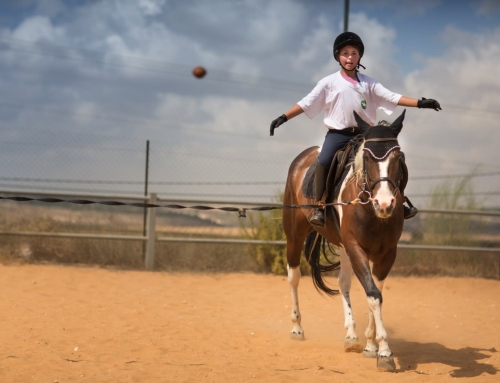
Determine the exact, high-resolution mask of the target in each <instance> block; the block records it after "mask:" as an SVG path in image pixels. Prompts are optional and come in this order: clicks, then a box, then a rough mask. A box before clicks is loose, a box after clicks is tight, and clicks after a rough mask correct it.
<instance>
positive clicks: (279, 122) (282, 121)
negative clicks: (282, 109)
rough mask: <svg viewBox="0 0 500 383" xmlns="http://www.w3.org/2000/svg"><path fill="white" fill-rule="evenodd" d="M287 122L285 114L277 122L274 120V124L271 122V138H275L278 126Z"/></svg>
mask: <svg viewBox="0 0 500 383" xmlns="http://www.w3.org/2000/svg"><path fill="white" fill-rule="evenodd" d="M287 121H288V118H287V117H286V116H285V115H284V114H282V115H281V116H279V117H278V118H277V119H276V120H273V122H271V127H270V129H269V133H270V136H274V129H276V128H277V127H278V126H280V125H282V124H284V123H285V122H287Z"/></svg>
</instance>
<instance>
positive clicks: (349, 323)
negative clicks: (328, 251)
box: [339, 248, 359, 351]
mask: <svg viewBox="0 0 500 383" xmlns="http://www.w3.org/2000/svg"><path fill="white" fill-rule="evenodd" d="M351 280H352V265H351V261H350V259H349V256H348V255H347V253H346V251H345V249H343V248H341V249H340V272H339V289H340V293H341V294H342V306H343V307H344V327H345V329H346V330H347V334H346V336H345V339H344V349H345V350H346V351H358V349H359V339H358V336H357V335H356V321H355V320H354V315H353V312H352V307H351V298H350V296H349V294H350V290H351Z"/></svg>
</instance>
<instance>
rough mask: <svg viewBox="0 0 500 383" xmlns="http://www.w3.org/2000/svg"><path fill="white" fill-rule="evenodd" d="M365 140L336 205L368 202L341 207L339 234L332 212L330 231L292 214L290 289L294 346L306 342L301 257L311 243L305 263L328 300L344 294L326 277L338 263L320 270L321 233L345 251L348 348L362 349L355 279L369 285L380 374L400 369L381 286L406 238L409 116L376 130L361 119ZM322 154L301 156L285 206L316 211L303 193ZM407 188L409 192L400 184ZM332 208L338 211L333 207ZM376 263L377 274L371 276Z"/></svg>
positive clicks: (288, 222) (342, 276)
mask: <svg viewBox="0 0 500 383" xmlns="http://www.w3.org/2000/svg"><path fill="white" fill-rule="evenodd" d="M354 114H355V117H356V121H357V122H358V127H359V129H360V131H361V134H362V143H361V144H360V146H359V149H358V150H357V151H356V152H355V157H354V161H353V162H352V163H351V164H349V165H348V166H350V169H349V173H348V175H347V177H346V178H345V179H344V181H343V183H342V186H341V188H340V192H339V195H338V197H337V198H336V200H335V201H334V202H335V203H339V202H341V201H353V200H356V198H358V197H359V198H360V199H361V201H363V202H364V203H358V204H351V205H335V207H334V208H335V209H336V211H337V213H338V217H339V224H340V230H339V229H338V226H336V225H335V222H334V220H333V218H332V217H333V211H330V212H327V214H325V216H326V223H325V226H324V227H319V226H313V225H311V224H310V222H309V220H308V217H310V216H312V209H285V210H284V211H283V228H284V230H285V234H286V237H287V261H288V282H289V284H290V289H291V296H292V314H291V319H292V322H293V327H292V331H291V337H292V339H296V340H303V339H304V330H303V329H302V326H301V314H300V310H299V300H298V292H297V289H298V285H299V280H300V269H299V264H300V256H301V252H302V249H303V247H304V241H306V238H307V241H306V257H308V258H309V259H308V260H309V263H310V264H311V267H312V276H313V281H314V283H315V286H316V287H317V288H319V289H320V290H322V291H324V292H326V293H327V294H329V295H334V294H336V293H338V292H339V291H338V290H332V289H330V288H328V287H327V286H326V285H325V283H324V281H323V279H322V276H321V272H322V271H327V270H333V269H335V268H337V269H338V267H339V263H333V262H330V263H328V264H327V265H324V258H323V261H322V263H320V254H319V250H320V246H319V245H320V241H321V239H318V236H317V234H319V235H320V236H321V237H323V238H324V239H326V240H327V241H328V242H330V243H332V244H334V245H336V246H338V247H339V248H340V272H339V288H340V293H341V296H342V303H343V307H344V315H345V322H344V326H345V328H346V329H347V334H346V337H345V344H344V347H345V348H346V350H349V348H351V349H355V348H356V345H357V344H358V343H359V340H358V336H357V335H356V331H355V327H356V322H355V321H354V316H353V313H352V308H351V302H350V298H349V290H350V288H351V277H352V273H353V272H354V274H356V277H357V278H358V279H359V281H360V282H361V285H362V286H363V288H364V290H365V292H366V297H367V300H368V306H369V308H370V313H369V323H368V328H367V329H366V331H365V336H366V338H367V343H366V346H365V348H364V356H365V357H372V358H377V365H378V367H379V368H382V369H386V370H393V369H394V368H395V364H394V360H393V357H392V351H391V349H390V348H389V344H388V341H387V332H386V330H385V328H384V324H383V322H382V287H383V284H384V280H385V279H386V277H387V275H388V274H389V271H390V270H391V267H392V265H393V264H394V261H395V259H396V250H397V243H398V240H399V238H400V236H401V233H402V231H403V220H404V218H403V196H402V190H400V182H401V180H402V176H401V172H400V160H401V158H400V157H401V153H400V147H399V144H398V142H397V136H398V134H399V132H400V131H401V129H402V127H403V120H404V114H405V112H403V113H402V114H401V116H399V117H398V118H397V119H396V120H395V121H394V122H393V123H392V124H390V125H389V124H388V123H385V125H377V126H373V127H372V126H370V125H369V124H367V123H366V122H365V121H363V120H362V119H361V118H360V117H359V116H358V115H357V114H356V112H354ZM319 150H320V148H319V147H312V148H309V149H306V150H305V151H304V152H302V153H301V154H300V155H299V156H298V157H297V158H296V159H295V160H294V161H293V162H292V164H291V165H290V170H289V172H288V179H287V183H286V188H285V196H284V200H283V204H284V205H308V204H314V203H315V201H314V199H312V198H308V197H305V196H304V195H303V193H302V183H303V180H304V176H305V173H306V171H307V169H308V168H309V166H310V165H311V164H312V163H313V162H314V161H315V160H316V157H317V155H318V154H319ZM401 186H403V185H401ZM329 208H330V209H333V207H329ZM370 263H372V265H373V266H372V268H371V269H370Z"/></svg>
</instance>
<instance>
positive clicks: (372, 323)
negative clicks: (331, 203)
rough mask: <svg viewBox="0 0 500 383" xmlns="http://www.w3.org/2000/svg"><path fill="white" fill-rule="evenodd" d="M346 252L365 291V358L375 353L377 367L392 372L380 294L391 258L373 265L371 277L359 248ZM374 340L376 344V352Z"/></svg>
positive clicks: (390, 354)
mask: <svg viewBox="0 0 500 383" xmlns="http://www.w3.org/2000/svg"><path fill="white" fill-rule="evenodd" d="M348 251H349V254H350V259H351V263H352V266H353V270H354V273H355V274H356V276H357V277H358V279H359V281H360V282H361V285H362V286H363V288H364V290H365V293H366V299H367V301H368V307H369V308H370V314H369V323H368V327H367V329H366V332H365V335H366V337H367V344H366V348H365V356H373V354H374V353H375V352H376V355H377V367H379V368H382V369H385V370H394V369H395V368H396V365H395V363H394V359H393V357H392V351H391V349H390V348H389V342H388V339H387V331H386V330H385V327H384V323H383V321H382V292H381V289H382V286H383V281H384V280H385V277H387V274H388V273H389V270H390V269H391V267H392V264H393V263H394V259H392V260H391V258H393V257H386V258H385V259H384V260H383V262H381V263H378V264H376V265H374V268H373V275H372V272H371V270H370V264H369V261H368V257H367V256H366V254H365V252H364V251H363V250H362V249H361V248H360V247H359V246H353V247H352V248H351V249H349V250H348ZM394 258H395V257H394ZM375 281H376V282H375ZM377 285H378V286H377ZM374 338H375V340H376V341H377V342H378V352H377V346H376V343H375V340H374Z"/></svg>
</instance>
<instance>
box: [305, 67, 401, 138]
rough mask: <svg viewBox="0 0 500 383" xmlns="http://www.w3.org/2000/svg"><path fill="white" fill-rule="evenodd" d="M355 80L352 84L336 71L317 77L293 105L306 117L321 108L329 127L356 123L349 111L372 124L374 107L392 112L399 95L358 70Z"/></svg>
mask: <svg viewBox="0 0 500 383" xmlns="http://www.w3.org/2000/svg"><path fill="white" fill-rule="evenodd" d="M358 78H359V83H357V84H356V85H355V84H352V83H351V82H349V81H348V80H346V79H345V78H344V77H342V74H341V73H340V71H338V72H336V73H333V74H331V75H330V76H327V77H325V78H323V79H321V80H320V81H319V82H318V84H317V85H316V86H315V87H314V89H313V90H312V91H311V93H309V94H308V95H307V96H306V97H304V98H303V99H302V100H301V101H299V102H298V103H297V104H298V105H299V106H300V107H301V108H302V109H303V110H304V112H305V114H306V115H307V117H309V118H313V117H314V116H316V115H317V114H318V113H319V112H321V111H324V114H325V117H324V122H325V125H326V126H327V128H329V129H340V130H341V129H345V128H349V127H353V126H357V122H356V120H355V119H354V114H353V110H355V111H356V113H358V114H359V116H360V117H361V118H362V119H363V120H365V121H366V122H368V123H369V124H371V125H375V124H376V118H377V109H382V110H383V111H384V112H386V113H387V114H389V115H390V114H392V112H394V109H396V106H397V104H398V101H399V99H400V98H401V95H400V94H398V93H394V92H391V91H390V90H388V89H386V88H384V87H383V86H382V84H380V83H379V82H377V81H376V80H375V79H373V78H371V77H368V76H366V75H364V74H362V73H358Z"/></svg>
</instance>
